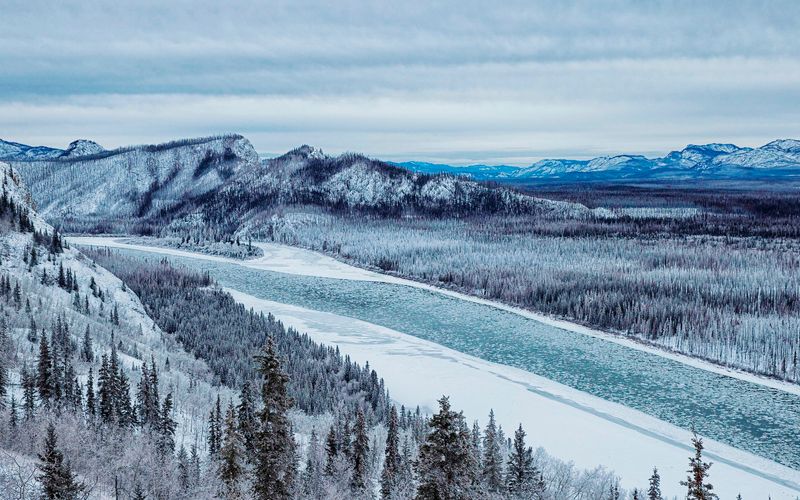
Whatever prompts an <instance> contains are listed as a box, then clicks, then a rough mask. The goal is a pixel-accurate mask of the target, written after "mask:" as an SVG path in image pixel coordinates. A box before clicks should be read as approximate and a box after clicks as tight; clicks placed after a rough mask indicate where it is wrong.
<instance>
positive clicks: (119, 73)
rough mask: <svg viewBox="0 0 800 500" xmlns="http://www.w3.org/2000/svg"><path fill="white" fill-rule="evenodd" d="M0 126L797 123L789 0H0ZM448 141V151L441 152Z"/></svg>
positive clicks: (451, 131)
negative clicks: (1, 0) (0, 1)
mask: <svg viewBox="0 0 800 500" xmlns="http://www.w3.org/2000/svg"><path fill="white" fill-rule="evenodd" d="M3 11H4V14H8V15H4V16H3V17H2V19H0V68H3V70H2V71H0V133H2V134H4V135H7V136H10V137H12V138H15V139H20V140H22V139H25V140H28V141H32V142H42V143H51V144H59V143H66V142H69V140H70V139H71V138H74V137H77V136H89V137H93V138H97V139H99V140H105V141H106V143H107V144H111V145H115V144H124V143H129V142H140V141H149V140H156V139H168V138H173V137H175V136H180V135H191V134H197V133H213V132H219V131H224V130H235V131H241V132H243V133H246V134H248V135H249V136H251V137H253V140H254V143H256V146H257V147H258V149H260V150H262V151H282V150H285V149H288V148H289V147H292V146H294V145H296V144H298V143H302V142H314V143H317V144H320V145H323V146H326V147H328V149H334V150H343V149H355V150H361V151H366V152H368V153H372V154H376V155H379V156H384V157H392V158H400V157H404V156H405V157H411V156H410V155H419V157H427V158H433V157H436V158H437V159H442V158H444V157H447V156H449V157H450V158H451V159H453V160H454V161H469V160H471V159H473V158H477V159H480V158H489V157H492V158H510V159H512V160H515V162H517V163H525V162H527V161H528V160H531V159H535V158H538V157H541V156H552V155H559V154H561V153H564V154H573V155H583V154H585V155H590V154H592V153H594V152H619V151H634V152H650V151H664V150H666V149H669V148H674V147H680V146H681V145H682V144H683V143H685V142H701V141H703V140H724V141H739V142H741V143H752V142H763V141H766V140H768V139H770V138H773V137H777V136H786V135H796V131H797V130H798V128H797V125H798V121H800V119H799V118H798V114H799V113H800V111H799V110H798V105H797V103H798V102H800V95H799V94H800V91H798V90H797V89H798V88H800V85H798V84H800V56H798V54H800V37H797V36H796V33H797V31H798V30H797V28H798V26H797V24H798V21H797V19H800V4H798V3H797V2H769V3H766V4H762V3H760V2H759V3H757V2H749V1H736V2H705V3H702V5H698V4H697V3H696V2H679V1H670V2H634V1H633V0H630V1H604V2H574V3H572V2H558V3H545V2H541V3H532V2H508V3H506V2H504V3H503V4H502V5H500V4H498V5H496V6H490V5H489V4H487V3H485V2H472V1H465V2H458V3H456V2H421V1H409V2H403V3H393V4H388V3H383V2H355V1H349V0H342V1H339V2H336V4H335V6H334V5H332V4H329V3H327V2H307V1H293V2H289V1H286V2H283V1H273V2H268V3H265V2H251V1H248V2H244V1H232V2H210V1H208V0H197V1H192V2H188V1H174V2H151V1H138V2H121V3H116V4H109V3H107V2H99V1H96V0H88V1H81V2H77V1H75V0H66V1H64V2H57V3H53V2H47V1H43V0H28V1H24V2H23V1H17V0H6V2H5V4H4V9H3ZM448 151H450V152H451V153H447V152H448Z"/></svg>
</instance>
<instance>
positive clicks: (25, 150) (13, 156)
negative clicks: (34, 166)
mask: <svg viewBox="0 0 800 500" xmlns="http://www.w3.org/2000/svg"><path fill="white" fill-rule="evenodd" d="M63 153H64V151H62V150H60V149H56V148H50V147H47V146H28V145H27V144H20V143H18V142H11V141H4V140H2V139H0V160H9V161H12V160H16V161H32V160H49V159H52V158H56V157H58V156H61V155H62V154H63Z"/></svg>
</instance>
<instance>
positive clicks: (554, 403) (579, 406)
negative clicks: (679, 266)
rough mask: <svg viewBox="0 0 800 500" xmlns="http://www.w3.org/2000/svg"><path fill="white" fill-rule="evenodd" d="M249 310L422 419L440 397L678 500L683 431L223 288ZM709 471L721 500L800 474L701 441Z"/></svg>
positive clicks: (410, 339) (504, 370) (789, 486)
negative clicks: (382, 384) (651, 483)
mask: <svg viewBox="0 0 800 500" xmlns="http://www.w3.org/2000/svg"><path fill="white" fill-rule="evenodd" d="M227 291H228V292H229V293H231V295H233V297H234V298H235V299H236V300H237V301H239V302H241V303H242V304H244V305H245V306H246V307H248V308H250V307H252V308H253V309H254V310H256V311H263V312H265V313H266V312H271V313H272V314H274V315H275V316H276V317H277V318H278V319H279V320H281V321H283V322H284V324H286V325H288V326H292V327H294V328H296V329H297V330H299V331H302V332H307V333H308V334H309V335H310V336H311V337H312V338H313V339H314V340H316V341H318V342H322V343H324V344H328V345H336V346H338V347H339V349H340V350H341V351H342V352H343V353H344V354H349V355H350V357H351V358H353V359H354V360H355V361H358V362H360V363H364V362H366V361H369V363H370V366H372V367H373V368H375V369H376V370H377V371H378V373H379V374H380V376H381V377H383V378H384V380H385V381H386V384H387V387H388V388H389V390H390V395H391V397H392V399H393V400H395V401H396V402H398V403H401V404H405V405H406V406H408V407H411V408H413V407H414V406H416V405H418V404H419V405H420V406H422V407H423V408H424V409H425V410H426V411H427V412H429V413H430V412H432V411H434V410H435V409H436V407H437V406H436V400H437V399H438V398H439V397H441V395H442V394H447V395H449V396H450V397H451V401H452V403H453V405H454V407H456V408H461V409H463V410H464V413H465V415H466V416H467V418H468V420H469V421H472V420H473V419H479V420H481V422H484V423H485V420H486V414H487V413H488V412H489V409H490V408H493V409H494V410H495V414H496V415H497V419H498V422H499V423H500V424H502V425H503V428H504V429H505V430H506V433H507V434H510V433H511V431H512V430H513V429H515V428H516V426H517V425H518V424H519V423H522V425H523V426H524V427H525V429H526V431H527V432H528V435H529V440H530V443H531V444H533V445H535V446H542V447H544V448H545V449H546V450H547V451H548V452H549V453H551V454H553V455H555V456H557V457H559V458H561V459H565V460H571V461H574V462H575V464H576V465H577V466H579V467H581V468H592V467H594V466H596V465H598V464H603V465H605V466H606V467H608V468H610V469H613V470H614V471H615V472H616V473H617V474H619V475H620V476H621V478H622V484H623V485H624V486H625V487H626V488H628V489H632V488H634V487H638V488H640V489H641V488H644V487H645V486H646V483H647V478H648V477H649V476H650V473H651V472H652V468H653V467H654V466H657V467H658V468H659V471H660V473H661V477H662V489H663V491H664V493H666V494H668V495H670V496H671V495H677V496H680V495H682V494H683V493H684V488H683V487H681V486H680V484H679V483H680V481H681V480H683V479H685V474H686V473H685V470H686V468H687V466H688V456H689V454H690V450H689V447H688V443H689V441H690V434H689V432H688V431H686V430H683V429H680V428H678V427H675V426H673V425H671V424H668V423H666V422H663V421H661V420H658V419H656V418H653V417H650V416H649V415H646V414H644V413H641V412H639V411H636V410H632V409H630V408H627V407H625V406H622V405H618V404H615V403H610V402H608V401H605V400H603V399H600V398H597V397H594V396H591V395H589V394H586V393H584V392H581V391H577V390H575V389H572V388H570V387H567V386H564V385H562V384H559V383H556V382H553V381H551V380H548V379H546V378H543V377H540V376H537V375H534V374H532V373H530V372H526V371H524V370H520V369H516V368H511V367H508V366H504V365H500V364H497V363H491V362H488V361H484V360H482V359H479V358H476V357H474V356H470V355H467V354H463V353H460V352H457V351H454V350H452V349H448V348H446V347H443V346H440V345H438V344H435V343H432V342H428V341H426V340H422V339H419V338H417V337H414V336H411V335H406V334H403V333H401V332H398V331H395V330H391V329H389V328H385V327H382V326H379V325H375V324H371V323H367V322H364V321H360V320H356V319H353V318H348V317H344V316H339V315H336V314H331V313H326V312H320V311H313V310H309V309H305V308H301V307H297V306H293V305H287V304H281V303H277V302H272V301H269V300H263V299H259V298H256V297H254V296H252V295H248V294H245V293H241V292H239V291H237V290H233V289H227ZM705 444H706V446H707V457H708V459H710V460H711V461H713V462H714V465H713V467H712V468H711V480H712V483H713V484H714V485H715V489H716V491H717V492H718V494H720V495H721V497H722V498H735V496H736V495H737V494H738V493H741V494H742V495H743V497H744V498H767V495H771V497H772V498H773V499H794V498H796V497H797V495H800V472H798V471H794V470H792V469H789V468H787V467H784V466H781V465H779V464H776V463H774V462H770V461H768V460H765V459H762V458H760V457H757V456H755V455H752V454H749V453H746V452H743V451H740V450H737V449H735V448H732V447H730V446H727V445H724V444H721V443H718V442H714V441H711V440H705Z"/></svg>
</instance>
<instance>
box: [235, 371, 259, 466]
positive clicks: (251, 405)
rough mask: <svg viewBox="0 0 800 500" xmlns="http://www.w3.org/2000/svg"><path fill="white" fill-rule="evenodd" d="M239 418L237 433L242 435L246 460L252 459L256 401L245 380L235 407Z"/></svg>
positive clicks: (255, 424)
mask: <svg viewBox="0 0 800 500" xmlns="http://www.w3.org/2000/svg"><path fill="white" fill-rule="evenodd" d="M236 413H237V417H238V420H239V435H241V436H242V444H243V445H244V449H245V452H246V454H247V458H248V460H252V458H253V452H254V451H255V436H256V428H257V427H258V422H257V418H256V403H255V400H254V399H253V391H252V390H251V388H250V382H249V381H246V382H245V383H244V384H243V385H242V392H241V395H240V397H239V405H238V406H237V407H236Z"/></svg>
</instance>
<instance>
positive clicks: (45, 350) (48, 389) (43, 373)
mask: <svg viewBox="0 0 800 500" xmlns="http://www.w3.org/2000/svg"><path fill="white" fill-rule="evenodd" d="M36 389H37V390H38V391H39V399H41V400H42V402H44V403H45V404H49V403H50V400H51V399H52V397H53V393H54V387H53V358H52V356H51V355H50V346H49V345H48V344H47V336H46V335H42V337H41V339H39V361H38V364H37V369H36Z"/></svg>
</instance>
